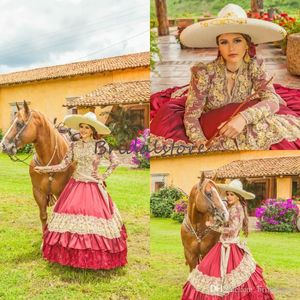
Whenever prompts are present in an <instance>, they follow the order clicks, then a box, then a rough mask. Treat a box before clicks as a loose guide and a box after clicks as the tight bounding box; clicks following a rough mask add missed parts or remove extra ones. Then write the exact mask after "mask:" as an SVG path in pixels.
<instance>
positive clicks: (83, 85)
mask: <svg viewBox="0 0 300 300" xmlns="http://www.w3.org/2000/svg"><path fill="white" fill-rule="evenodd" d="M133 80H149V69H148V68H135V69H127V70H123V71H114V72H105V73H99V74H92V75H84V76H76V77H73V78H63V79H53V80H44V81H36V82H33V83H26V84H18V85H13V86H2V87H0V129H2V130H3V131H5V130H7V129H8V128H9V125H10V121H11V106H10V105H9V104H10V103H15V102H16V101H22V100H24V99H25V100H27V101H29V102H30V103H31V105H30V106H31V107H32V108H33V109H36V110H39V111H41V112H42V113H44V114H45V115H46V116H47V117H48V118H49V119H50V120H51V121H52V120H53V119H54V117H57V118H58V121H62V119H63V117H64V116H65V115H66V114H67V112H68V110H67V108H66V107H63V106H62V105H63V104H65V103H66V98H67V97H74V96H75V97H77V96H82V95H85V94H87V93H89V92H91V91H92V90H94V89H96V88H99V87H101V86H103V85H106V84H108V83H112V82H122V81H123V82H125V81H133ZM96 113H97V112H96Z"/></svg>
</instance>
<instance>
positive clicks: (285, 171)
mask: <svg viewBox="0 0 300 300" xmlns="http://www.w3.org/2000/svg"><path fill="white" fill-rule="evenodd" d="M205 175H206V176H207V177H210V178H212V177H213V176H214V175H216V178H219V179H225V178H228V179H229V178H246V177H247V178H250V177H264V176H265V177H267V176H291V175H296V176H298V175H300V156H288V157H273V158H261V159H250V160H236V161H233V162H231V163H229V164H226V165H224V166H222V167H220V168H218V169H216V170H210V171H205Z"/></svg>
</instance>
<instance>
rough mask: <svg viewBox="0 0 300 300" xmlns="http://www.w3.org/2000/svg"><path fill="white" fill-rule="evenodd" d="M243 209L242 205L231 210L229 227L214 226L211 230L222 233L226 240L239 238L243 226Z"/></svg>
mask: <svg viewBox="0 0 300 300" xmlns="http://www.w3.org/2000/svg"><path fill="white" fill-rule="evenodd" d="M243 217H244V215H243V208H242V206H241V205H234V206H233V207H232V208H231V209H230V210H229V221H228V226H220V227H214V226H212V227H211V229H212V230H214V231H217V232H221V233H222V235H225V236H226V238H234V237H237V236H238V234H239V231H240V230H241V228H242V224H243Z"/></svg>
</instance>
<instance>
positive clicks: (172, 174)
mask: <svg viewBox="0 0 300 300" xmlns="http://www.w3.org/2000/svg"><path fill="white" fill-rule="evenodd" d="M291 155H295V156H298V155H299V151H242V152H222V153H204V154H201V155H186V156H181V157H178V156H177V157H176V156H174V157H169V158H168V157H164V158H151V167H150V172H151V175H154V174H169V175H168V176H167V177H166V180H167V185H174V186H176V187H179V188H181V189H183V190H184V191H185V192H186V193H189V192H190V190H191V188H192V186H193V185H194V184H195V183H196V182H197V180H198V178H197V177H198V176H200V174H201V172H202V171H207V170H212V169H216V168H219V167H221V166H223V165H225V164H227V163H230V162H232V161H234V160H240V159H255V158H264V157H278V156H291Z"/></svg>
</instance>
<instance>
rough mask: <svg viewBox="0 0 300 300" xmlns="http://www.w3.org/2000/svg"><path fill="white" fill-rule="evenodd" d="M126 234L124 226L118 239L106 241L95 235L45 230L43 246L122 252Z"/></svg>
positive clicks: (106, 239) (124, 246)
mask: <svg viewBox="0 0 300 300" xmlns="http://www.w3.org/2000/svg"><path fill="white" fill-rule="evenodd" d="M126 239H127V233H126V229H125V226H123V227H122V228H121V230H120V237H119V238H116V239H108V238H105V237H103V236H100V235H96V234H84V235H82V234H78V233H71V232H63V233H60V232H53V231H49V230H48V229H46V231H45V233H44V239H43V242H44V245H48V246H50V247H52V246H53V247H54V246H56V245H59V246H61V247H63V248H68V249H76V250H86V249H91V250H96V251H98V250H102V251H108V252H111V253H118V252H122V251H124V250H125V249H126V248H127V245H126Z"/></svg>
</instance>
